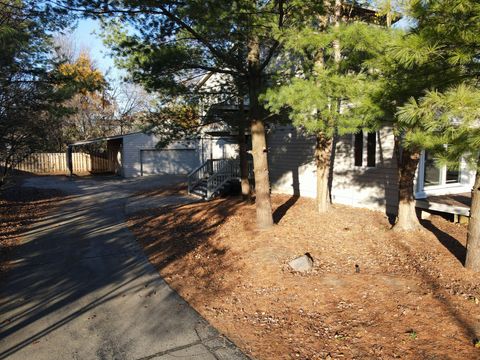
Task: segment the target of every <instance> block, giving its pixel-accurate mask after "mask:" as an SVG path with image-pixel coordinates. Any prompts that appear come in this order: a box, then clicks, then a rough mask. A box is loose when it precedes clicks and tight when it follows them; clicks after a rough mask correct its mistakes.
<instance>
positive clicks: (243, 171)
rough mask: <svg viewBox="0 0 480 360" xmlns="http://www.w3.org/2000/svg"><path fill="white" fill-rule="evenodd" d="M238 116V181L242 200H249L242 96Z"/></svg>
mask: <svg viewBox="0 0 480 360" xmlns="http://www.w3.org/2000/svg"><path fill="white" fill-rule="evenodd" d="M239 112H240V116H239V118H238V147H239V156H240V182H241V187H242V198H243V200H247V201H250V200H251V191H250V181H249V179H248V175H249V174H248V159H247V142H246V137H245V117H244V106H243V98H242V99H241V102H240V103H239Z"/></svg>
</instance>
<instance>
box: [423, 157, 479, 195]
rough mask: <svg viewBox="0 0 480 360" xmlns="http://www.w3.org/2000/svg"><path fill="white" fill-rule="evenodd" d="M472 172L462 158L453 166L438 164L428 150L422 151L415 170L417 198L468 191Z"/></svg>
mask: <svg viewBox="0 0 480 360" xmlns="http://www.w3.org/2000/svg"><path fill="white" fill-rule="evenodd" d="M471 182H472V172H471V171H470V170H469V169H468V168H467V166H466V164H465V163H464V161H463V160H460V163H459V164H458V166H456V167H455V168H447V166H445V165H443V166H438V164H436V162H435V160H434V159H433V157H431V156H429V153H428V151H422V155H421V157H420V162H419V164H418V171H417V184H416V187H415V188H416V189H417V191H416V194H415V197H416V198H417V199H421V198H425V197H427V196H429V195H446V194H456V193H462V192H469V191H470V189H471V186H472V184H471Z"/></svg>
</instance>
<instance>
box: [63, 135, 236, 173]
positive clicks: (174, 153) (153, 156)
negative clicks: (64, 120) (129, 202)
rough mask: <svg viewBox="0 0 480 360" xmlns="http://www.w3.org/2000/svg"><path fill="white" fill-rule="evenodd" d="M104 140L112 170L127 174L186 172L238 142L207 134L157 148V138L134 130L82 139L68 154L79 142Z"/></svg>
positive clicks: (220, 155) (223, 154) (227, 154)
mask: <svg viewBox="0 0 480 360" xmlns="http://www.w3.org/2000/svg"><path fill="white" fill-rule="evenodd" d="M101 143H104V144H106V148H107V149H108V150H109V151H110V152H111V153H112V154H113V155H112V159H114V160H115V161H113V162H112V164H111V167H112V172H113V171H115V173H116V174H118V175H121V176H123V177H126V178H134V177H138V176H148V175H157V174H158V175H161V174H168V175H186V174H188V173H189V172H191V171H192V170H194V169H195V168H197V167H198V166H200V165H201V164H202V163H203V162H204V161H206V160H207V159H218V158H225V157H235V154H236V151H237V145H236V144H235V142H234V141H233V140H232V138H231V137H225V138H224V137H221V136H215V137H213V136H206V137H198V138H195V139H185V140H178V141H174V142H172V143H171V144H169V145H168V146H167V147H165V148H162V149H158V148H157V147H156V145H157V144H158V139H157V138H156V137H155V135H153V134H145V133H143V132H136V133H130V134H123V135H116V136H111V137H104V138H98V139H91V140H84V141H79V142H76V143H73V144H71V145H70V146H69V152H68V154H67V155H68V156H67V158H69V159H70V165H71V166H73V165H74V164H73V163H72V160H73V157H72V154H73V152H74V151H75V149H76V148H77V147H78V146H82V145H88V144H101Z"/></svg>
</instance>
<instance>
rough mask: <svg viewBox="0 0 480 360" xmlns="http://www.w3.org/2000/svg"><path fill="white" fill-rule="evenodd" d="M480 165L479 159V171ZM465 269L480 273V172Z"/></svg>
mask: <svg viewBox="0 0 480 360" xmlns="http://www.w3.org/2000/svg"><path fill="white" fill-rule="evenodd" d="M479 165H480V158H479V159H478V164H477V169H478V166H479ZM465 267H466V268H468V269H471V270H473V271H477V272H480V172H479V170H477V173H476V174H475V185H474V186H473V189H472V205H471V206H470V221H469V223H468V235H467V258H466V259H465Z"/></svg>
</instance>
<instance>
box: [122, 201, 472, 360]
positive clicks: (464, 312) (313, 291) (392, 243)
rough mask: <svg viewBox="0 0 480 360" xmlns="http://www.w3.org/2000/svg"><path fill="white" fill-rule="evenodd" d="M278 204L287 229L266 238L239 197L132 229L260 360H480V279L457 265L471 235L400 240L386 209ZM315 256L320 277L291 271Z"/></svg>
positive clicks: (147, 218)
mask: <svg viewBox="0 0 480 360" xmlns="http://www.w3.org/2000/svg"><path fill="white" fill-rule="evenodd" d="M273 204H274V208H275V209H276V210H275V219H276V221H277V222H278V224H277V225H275V226H274V227H273V228H272V229H271V230H268V231H262V232H259V231H257V230H255V224H254V220H255V208H254V205H247V204H245V203H242V202H240V201H239V200H238V199H235V198H228V199H218V200H214V201H211V202H208V203H199V204H192V205H184V206H177V207H169V208H164V209H161V210H157V211H149V212H148V213H147V212H145V213H139V214H136V215H135V216H133V217H132V218H131V219H130V221H129V225H130V227H131V229H132V230H133V231H134V233H135V234H136V236H137V237H138V239H139V241H140V243H141V244H142V245H143V246H144V248H145V250H146V252H147V254H148V256H149V258H150V261H151V262H152V263H153V264H154V265H155V266H156V267H157V269H158V270H159V272H160V274H161V275H162V276H163V277H164V278H165V279H166V280H167V282H168V283H169V284H170V285H171V286H172V287H173V288H175V289H176V290H177V291H178V292H179V293H180V294H181V295H182V296H183V297H184V298H185V299H186V300H187V301H188V302H189V303H190V304H192V305H193V306H194V307H195V308H196V309H197V310H198V311H199V312H200V313H201V314H202V315H203V316H204V317H205V318H207V319H208V320H209V321H210V322H211V323H212V324H213V325H214V326H216V327H217V328H218V329H219V330H220V331H222V332H224V333H225V334H226V335H227V336H229V337H230V338H231V339H232V340H233V341H234V342H235V343H236V344H237V345H238V346H240V347H241V348H242V349H243V350H244V351H245V352H247V353H248V354H250V355H251V356H253V357H254V358H257V359H291V358H296V359H325V358H329V356H330V357H331V358H332V359H372V358H378V359H394V358H399V359H480V349H478V348H475V346H474V345H473V341H474V339H475V338H477V337H479V336H480V305H479V299H480V284H479V283H480V281H479V279H478V275H475V274H473V273H471V272H469V271H467V270H465V269H464V268H463V266H462V264H461V261H460V260H459V259H458V258H460V259H463V258H464V256H465V254H464V251H465V250H464V244H465V238H466V229H465V227H464V226H460V225H456V224H453V223H450V222H448V221H446V220H444V219H441V218H439V217H433V218H432V220H431V221H425V222H424V225H425V226H426V228H427V229H428V230H426V231H424V232H417V233H412V234H402V233H394V232H392V231H390V230H389V228H390V224H389V223H388V221H387V219H386V217H385V216H384V215H383V214H381V213H379V212H374V211H368V210H364V209H357V208H351V207H346V206H338V205H337V206H335V207H334V209H333V210H332V211H331V212H330V213H328V214H325V215H318V214H317V213H316V212H315V209H314V203H313V201H312V200H310V199H305V198H299V199H295V198H290V197H288V196H274V197H273ZM447 247H448V248H449V249H451V251H452V252H453V253H454V254H452V252H451V251H450V250H449V249H447ZM306 252H309V253H310V254H311V255H312V256H313V258H314V261H315V266H314V270H313V271H311V272H310V273H308V274H298V273H293V272H292V271H290V269H289V268H288V266H287V265H286V264H287V262H288V261H289V260H291V259H292V258H294V257H296V256H298V255H302V254H304V253H306ZM457 257H458V258H457ZM355 265H358V266H359V268H360V273H356V272H355Z"/></svg>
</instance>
